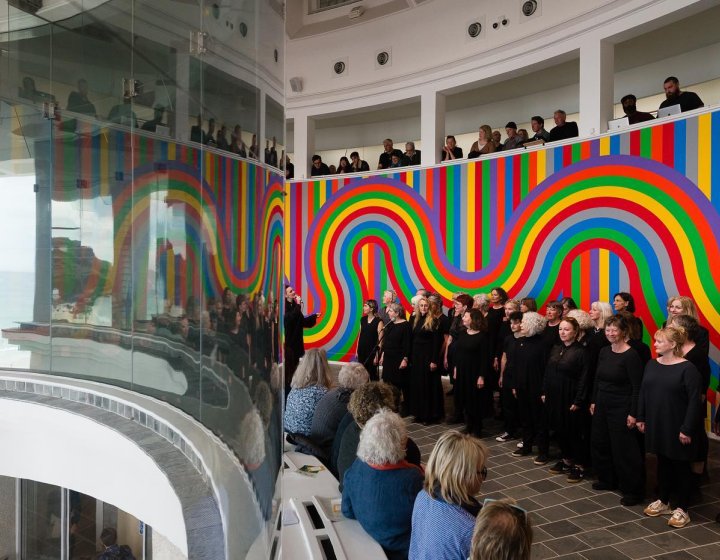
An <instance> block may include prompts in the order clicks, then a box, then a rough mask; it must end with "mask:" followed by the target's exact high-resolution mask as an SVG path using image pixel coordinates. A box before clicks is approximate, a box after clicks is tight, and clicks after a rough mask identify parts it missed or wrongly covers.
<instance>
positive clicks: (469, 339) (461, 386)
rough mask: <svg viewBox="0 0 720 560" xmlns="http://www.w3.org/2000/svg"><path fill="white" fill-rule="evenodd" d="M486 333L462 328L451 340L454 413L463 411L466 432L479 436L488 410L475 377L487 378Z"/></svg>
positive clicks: (483, 393) (483, 390)
mask: <svg viewBox="0 0 720 560" xmlns="http://www.w3.org/2000/svg"><path fill="white" fill-rule="evenodd" d="M488 352H489V347H488V337H487V334H486V333H480V332H479V333H475V334H468V332H467V331H466V330H463V331H461V332H460V334H459V335H458V339H457V341H455V343H454V364H455V374H456V379H455V403H456V407H457V409H456V412H460V413H462V414H463V416H464V418H465V426H466V427H467V430H468V433H471V434H473V435H474V436H476V437H482V434H481V432H482V419H483V416H484V415H485V414H484V413H485V412H486V410H487V403H486V400H487V399H486V398H485V395H486V393H487V391H486V389H484V388H483V389H478V387H477V382H478V378H479V377H482V378H483V379H486V378H487V374H488V372H487V363H488V358H487V354H488Z"/></svg>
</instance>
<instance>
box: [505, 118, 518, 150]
mask: <svg viewBox="0 0 720 560" xmlns="http://www.w3.org/2000/svg"><path fill="white" fill-rule="evenodd" d="M505 134H507V138H506V139H505V144H504V145H503V151H508V150H514V149H515V148H519V147H520V146H522V143H523V139H522V138H521V137H520V136H518V133H517V125H516V124H515V122H514V121H510V122H509V123H507V124H506V125H505Z"/></svg>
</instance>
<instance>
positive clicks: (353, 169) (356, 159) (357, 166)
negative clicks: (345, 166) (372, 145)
mask: <svg viewBox="0 0 720 560" xmlns="http://www.w3.org/2000/svg"><path fill="white" fill-rule="evenodd" d="M358 171H370V166H369V165H368V162H367V161H365V160H364V159H360V154H358V153H357V152H353V153H351V154H350V173H357V172H358Z"/></svg>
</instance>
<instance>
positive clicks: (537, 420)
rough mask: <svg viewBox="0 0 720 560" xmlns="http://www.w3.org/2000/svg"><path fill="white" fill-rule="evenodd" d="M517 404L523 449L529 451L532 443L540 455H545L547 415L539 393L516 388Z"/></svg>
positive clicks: (548, 444) (547, 445) (548, 445)
mask: <svg viewBox="0 0 720 560" xmlns="http://www.w3.org/2000/svg"><path fill="white" fill-rule="evenodd" d="M517 397H518V398H517V405H518V410H519V411H520V422H521V424H522V436H523V451H526V452H527V453H529V452H530V451H531V450H532V446H533V445H537V446H538V453H539V454H540V455H547V454H548V451H549V449H550V442H549V440H548V429H547V417H546V415H545V405H544V404H543V402H542V401H541V400H540V395H537V394H534V393H529V392H527V391H524V390H522V389H518V390H517Z"/></svg>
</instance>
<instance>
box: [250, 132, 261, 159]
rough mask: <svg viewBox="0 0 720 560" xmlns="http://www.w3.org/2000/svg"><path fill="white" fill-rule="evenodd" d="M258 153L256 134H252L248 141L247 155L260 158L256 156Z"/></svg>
mask: <svg viewBox="0 0 720 560" xmlns="http://www.w3.org/2000/svg"><path fill="white" fill-rule="evenodd" d="M259 153H260V149H259V148H258V143H257V134H253V135H252V140H251V141H250V148H249V149H248V157H249V158H251V159H260V158H259V157H258V154H259Z"/></svg>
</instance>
